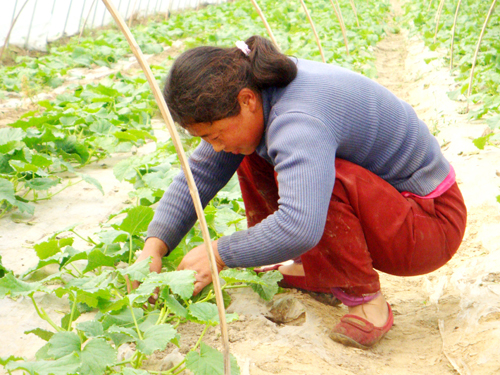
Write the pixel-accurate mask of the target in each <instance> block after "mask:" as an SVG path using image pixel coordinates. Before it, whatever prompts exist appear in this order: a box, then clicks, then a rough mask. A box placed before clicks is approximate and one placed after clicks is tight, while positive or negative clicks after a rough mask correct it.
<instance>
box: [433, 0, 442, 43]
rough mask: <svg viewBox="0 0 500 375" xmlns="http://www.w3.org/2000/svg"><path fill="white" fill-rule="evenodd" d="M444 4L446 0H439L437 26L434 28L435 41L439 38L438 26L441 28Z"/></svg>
mask: <svg viewBox="0 0 500 375" xmlns="http://www.w3.org/2000/svg"><path fill="white" fill-rule="evenodd" d="M443 6H444V0H441V1H440V2H439V7H438V10H437V12H436V17H435V20H436V28H435V29H434V43H436V39H437V33H438V28H439V20H440V19H441V13H442V12H443Z"/></svg>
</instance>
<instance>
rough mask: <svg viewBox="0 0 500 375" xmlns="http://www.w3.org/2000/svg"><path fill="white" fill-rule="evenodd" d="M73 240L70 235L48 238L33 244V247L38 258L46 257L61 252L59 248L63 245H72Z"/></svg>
mask: <svg viewBox="0 0 500 375" xmlns="http://www.w3.org/2000/svg"><path fill="white" fill-rule="evenodd" d="M73 241H74V239H73V238H71V237H69V238H63V239H60V240H49V241H45V242H40V243H39V244H36V245H34V246H33V248H34V249H35V252H36V255H37V256H38V258H40V259H47V258H49V257H51V256H53V255H55V254H57V253H61V252H62V250H61V248H62V247H64V246H69V245H72V244H73Z"/></svg>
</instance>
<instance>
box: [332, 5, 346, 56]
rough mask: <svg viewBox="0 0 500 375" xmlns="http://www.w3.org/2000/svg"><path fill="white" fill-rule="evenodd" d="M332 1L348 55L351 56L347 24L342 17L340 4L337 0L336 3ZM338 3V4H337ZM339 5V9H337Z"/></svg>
mask: <svg viewBox="0 0 500 375" xmlns="http://www.w3.org/2000/svg"><path fill="white" fill-rule="evenodd" d="M330 3H331V4H332V7H333V10H334V11H335V15H336V16H337V20H338V21H339V25H340V30H341V31H342V36H343V38H344V44H345V51H346V53H347V56H349V46H348V43H347V33H346V29H345V24H344V18H343V17H342V12H341V11H340V6H339V3H338V1H337V0H335V3H334V2H333V0H330ZM335 4H337V5H335ZM337 7H338V9H337Z"/></svg>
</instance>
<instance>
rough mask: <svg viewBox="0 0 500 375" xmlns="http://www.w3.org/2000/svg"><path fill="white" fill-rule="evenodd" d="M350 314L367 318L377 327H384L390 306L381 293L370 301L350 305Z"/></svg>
mask: <svg viewBox="0 0 500 375" xmlns="http://www.w3.org/2000/svg"><path fill="white" fill-rule="evenodd" d="M349 314H351V315H356V316H359V317H360V318H363V319H366V320H368V321H369V322H370V323H372V324H373V325H374V326H375V327H383V326H384V325H385V324H386V322H387V319H388V318H389V307H388V305H387V302H386V300H385V298H384V296H383V295H382V293H380V294H379V295H378V296H377V297H375V298H374V299H373V300H371V301H370V302H367V303H365V304H363V305H358V306H354V307H349Z"/></svg>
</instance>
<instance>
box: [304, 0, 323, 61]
mask: <svg viewBox="0 0 500 375" xmlns="http://www.w3.org/2000/svg"><path fill="white" fill-rule="evenodd" d="M300 3H301V4H302V8H304V12H306V16H307V19H308V20H309V23H310V24H311V28H312V31H313V34H314V37H315V38H316V44H317V45H318V48H319V53H320V54H321V59H322V60H323V62H324V63H326V60H325V54H324V53H323V47H321V41H320V40H319V36H318V33H317V32H316V28H315V27H314V22H313V20H312V18H311V15H310V14H309V10H308V9H307V6H306V3H304V0H300Z"/></svg>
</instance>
